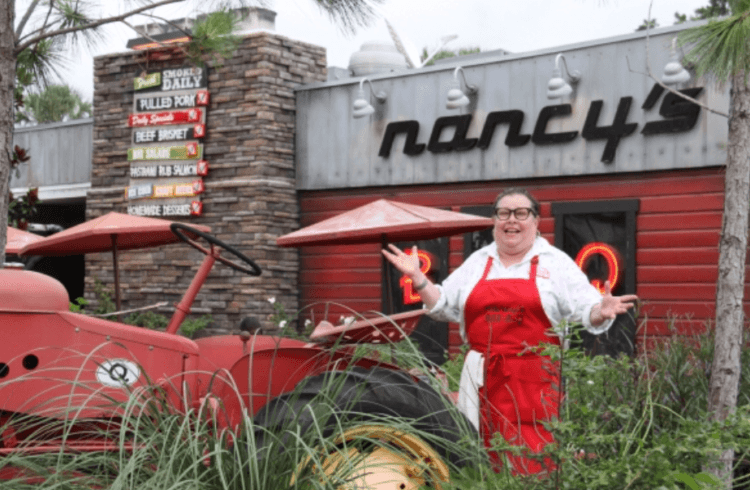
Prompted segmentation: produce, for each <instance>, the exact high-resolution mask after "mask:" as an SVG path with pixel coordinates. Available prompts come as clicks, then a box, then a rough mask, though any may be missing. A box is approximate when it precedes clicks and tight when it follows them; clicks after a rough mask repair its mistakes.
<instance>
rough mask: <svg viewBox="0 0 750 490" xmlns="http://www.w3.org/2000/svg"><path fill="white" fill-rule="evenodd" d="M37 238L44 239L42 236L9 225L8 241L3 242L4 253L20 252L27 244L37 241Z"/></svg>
mask: <svg viewBox="0 0 750 490" xmlns="http://www.w3.org/2000/svg"><path fill="white" fill-rule="evenodd" d="M39 240H44V237H43V236H39V235H36V234H34V233H29V232H28V231H23V230H19V229H18V228H13V227H12V226H9V227H8V242H7V243H6V244H5V253H6V254H9V255H10V254H13V255H16V254H18V253H20V252H21V249H22V248H23V247H24V246H26V245H27V244H29V243H33V242H38V241H39Z"/></svg>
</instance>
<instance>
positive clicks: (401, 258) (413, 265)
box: [381, 243, 420, 279]
mask: <svg viewBox="0 0 750 490" xmlns="http://www.w3.org/2000/svg"><path fill="white" fill-rule="evenodd" d="M388 248H389V249H390V251H388V250H386V249H382V250H381V252H382V253H383V256H384V257H385V258H386V259H388V261H389V262H390V263H391V264H393V266H394V267H395V268H396V269H398V271H399V272H401V273H402V274H404V275H406V276H408V277H410V278H412V279H414V277H415V276H417V275H418V274H419V272H420V271H419V256H418V255H417V246H416V245H414V247H412V251H411V254H410V255H409V254H405V253H404V252H403V251H402V250H401V249H399V248H398V247H397V246H395V245H393V244H392V243H389V244H388Z"/></svg>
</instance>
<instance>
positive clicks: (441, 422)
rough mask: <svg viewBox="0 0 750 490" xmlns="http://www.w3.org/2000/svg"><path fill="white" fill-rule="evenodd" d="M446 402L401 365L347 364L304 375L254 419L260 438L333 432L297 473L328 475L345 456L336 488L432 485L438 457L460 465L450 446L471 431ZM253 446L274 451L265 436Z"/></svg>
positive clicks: (442, 466)
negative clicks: (344, 367)
mask: <svg viewBox="0 0 750 490" xmlns="http://www.w3.org/2000/svg"><path fill="white" fill-rule="evenodd" d="M449 407H450V402H448V401H447V400H446V398H445V397H443V396H442V395H441V394H440V393H438V392H437V391H436V390H434V389H433V388H432V387H431V386H430V385H429V384H427V383H426V382H424V381H416V382H415V381H414V379H413V378H412V377H411V376H410V375H409V374H407V373H405V372H402V371H393V370H390V369H383V368H373V369H364V368H360V367H354V368H352V369H350V370H348V371H331V372H326V373H323V374H320V375H317V376H312V377H310V378H307V379H304V380H303V381H301V382H300V383H299V384H298V385H297V388H296V389H295V390H294V391H293V392H290V393H286V394H284V395H281V396H279V397H277V398H275V399H274V400H272V401H271V402H269V403H268V404H267V405H266V406H265V407H263V408H262V409H261V410H260V411H259V412H258V413H257V414H256V416H255V418H254V424H255V426H256V428H257V430H256V434H258V435H259V436H258V437H259V438H260V439H263V438H267V437H268V436H269V433H272V432H275V433H279V432H280V431H281V432H283V431H284V429H287V430H290V429H291V432H289V433H294V432H297V431H298V432H297V433H299V434H303V435H304V434H311V435H315V437H322V438H330V437H331V436H332V435H333V434H334V433H335V434H336V437H335V439H334V440H333V443H332V444H320V445H319V446H318V454H317V457H316V461H318V464H312V463H311V461H310V460H311V456H309V457H308V458H307V459H306V460H305V461H302V462H301V463H300V466H299V468H298V471H297V474H301V472H313V473H314V474H317V476H318V477H319V478H320V479H323V478H330V477H331V476H332V475H333V474H334V473H335V472H336V471H342V470H341V468H343V467H344V466H342V463H343V462H344V460H345V459H348V460H349V462H348V463H347V465H345V466H347V470H346V471H347V475H348V476H347V478H346V479H347V480H348V481H349V483H348V484H347V485H346V486H342V487H341V488H347V487H350V486H351V485H354V486H353V487H351V488H381V483H382V484H383V486H382V488H402V489H407V488H419V487H422V486H425V485H428V486H429V485H431V486H433V487H438V488H439V487H440V483H441V482H444V481H447V480H448V476H449V471H448V466H447V464H446V461H450V462H452V463H453V464H456V465H459V466H460V465H461V459H460V456H459V455H458V454H457V453H458V452H457V451H455V450H454V448H455V445H456V443H457V442H458V440H459V439H460V438H461V437H462V435H464V434H466V432H467V430H472V429H471V424H470V423H468V421H466V422H465V423H461V422H458V421H457V420H456V418H457V417H458V418H459V419H461V418H462V416H461V415H460V414H459V413H458V412H457V411H456V410H452V409H451V408H449ZM389 418H394V419H395V418H398V426H394V425H389ZM394 419H391V420H392V421H393V422H395V420H394ZM401 424H403V425H401ZM404 429H407V430H404ZM290 442H291V437H287V438H284V436H283V435H282V436H281V438H280V439H277V440H276V444H278V446H280V447H282V448H283V447H285V446H287V445H288V444H289V443H290ZM260 446H261V447H265V448H266V449H268V450H270V451H271V452H270V453H269V454H273V453H275V452H277V451H278V448H275V449H273V450H271V448H270V447H269V444H268V443H267V441H266V442H260ZM261 452H262V451H261ZM375 468H377V470H375ZM385 482H387V484H386V483H385ZM394 482H395V483H394ZM394 484H395V485H396V486H394ZM357 485H359V486H358V487H357Z"/></svg>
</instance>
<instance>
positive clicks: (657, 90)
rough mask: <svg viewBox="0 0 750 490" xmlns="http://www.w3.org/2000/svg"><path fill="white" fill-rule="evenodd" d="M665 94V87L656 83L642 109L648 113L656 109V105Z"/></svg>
mask: <svg viewBox="0 0 750 490" xmlns="http://www.w3.org/2000/svg"><path fill="white" fill-rule="evenodd" d="M663 93H664V87H662V86H661V85H659V84H658V83H655V84H654V86H653V87H652V88H651V92H649V93H648V96H647V97H646V100H645V101H643V105H642V106H641V108H642V109H643V110H646V111H650V110H651V108H653V107H654V105H655V104H656V101H658V100H659V97H661V94H663Z"/></svg>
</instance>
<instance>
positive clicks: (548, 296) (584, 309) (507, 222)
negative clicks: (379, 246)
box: [382, 188, 638, 473]
mask: <svg viewBox="0 0 750 490" xmlns="http://www.w3.org/2000/svg"><path fill="white" fill-rule="evenodd" d="M493 223H494V228H493V236H494V239H495V241H494V242H493V243H491V244H489V245H487V246H486V247H483V248H481V249H479V250H477V251H476V252H474V253H473V254H472V255H471V256H470V257H469V258H468V259H466V261H465V262H464V263H463V264H462V265H461V266H460V267H459V268H458V269H456V270H455V271H454V272H453V273H452V274H451V275H450V276H448V278H446V279H445V281H443V283H442V285H436V284H433V283H432V282H430V280H429V279H428V278H427V277H426V276H425V275H424V274H423V273H422V272H421V271H420V269H419V259H418V258H417V256H416V247H415V250H414V251H413V252H412V254H408V255H407V254H405V253H404V252H403V251H401V250H399V249H398V248H397V247H396V246H394V245H389V249H390V250H383V251H382V252H383V255H384V256H385V257H386V259H388V260H389V261H390V262H391V263H392V264H393V265H394V266H395V267H396V268H397V269H398V270H399V271H400V272H401V273H403V274H405V275H407V276H408V277H409V278H411V280H412V281H413V284H414V285H415V289H416V290H417V291H418V292H419V294H420V296H421V298H422V301H423V302H424V304H425V306H426V308H427V309H429V310H430V311H429V312H428V314H429V315H430V316H432V317H433V318H436V319H439V320H442V321H451V322H458V323H459V324H460V326H461V337H462V338H463V340H464V341H468V343H469V346H470V348H471V349H470V351H469V352H468V353H467V356H466V361H465V363H464V369H463V372H462V373H461V389H460V391H459V408H461V410H462V411H464V413H466V415H467V416H468V418H469V420H471V421H472V422H473V423H474V424H475V425H476V426H478V427H479V428H480V430H481V433H482V435H483V437H484V440H485V444H486V445H487V446H489V445H490V440H491V439H492V436H493V435H494V434H495V433H496V432H500V433H501V434H502V435H503V437H505V439H506V440H507V441H508V442H510V443H511V444H514V445H525V446H527V447H528V448H530V449H531V451H533V452H540V451H541V450H542V449H543V448H544V446H545V445H546V444H548V443H551V442H553V441H554V439H553V437H552V434H550V433H549V431H547V430H546V429H545V428H544V427H543V425H542V424H540V423H539V421H540V420H547V419H549V418H551V417H553V416H557V413H558V399H559V395H558V393H557V390H556V388H555V386H556V384H557V382H558V380H557V379H556V378H557V376H556V373H557V370H556V367H555V366H554V365H553V364H552V363H551V362H550V360H549V358H548V357H546V356H542V355H541V354H540V353H539V349H538V348H537V347H538V346H539V345H540V344H542V343H547V344H557V345H559V343H560V339H559V338H558V337H557V335H556V334H555V333H554V332H553V330H552V327H553V326H556V325H557V324H558V323H560V322H561V321H563V320H567V321H569V322H580V323H582V324H583V326H584V327H585V328H587V329H588V330H589V331H590V332H592V333H595V334H600V333H602V332H605V331H606V330H607V329H608V328H609V327H610V326H611V325H612V323H613V321H614V318H615V317H616V316H617V315H619V314H621V313H625V312H626V311H628V309H630V308H632V307H633V302H634V301H636V300H637V299H638V298H637V297H636V296H635V295H624V296H619V297H615V296H612V293H611V291H610V285H609V283H606V284H605V294H604V295H601V294H600V293H599V292H598V291H597V290H596V288H594V287H593V286H592V285H591V284H590V283H589V281H588V279H587V278H586V275H585V274H584V273H583V272H582V271H581V270H580V269H579V268H578V266H576V264H575V262H573V260H572V259H571V258H570V257H568V256H567V255H566V254H565V253H564V252H562V251H561V250H559V249H557V248H555V247H553V246H552V245H550V244H549V242H547V240H545V239H544V238H542V237H541V236H539V232H538V226H539V203H538V202H537V200H536V199H534V197H533V196H532V195H531V194H529V192H528V191H526V190H525V189H520V188H510V189H507V190H505V191H504V192H502V193H501V194H500V195H499V196H497V199H496V200H495V212H494V215H493ZM493 459H494V460H495V461H496V462H497V460H498V455H496V454H493ZM511 461H512V463H513V466H514V470H515V471H516V472H519V473H538V472H540V471H542V469H543V467H542V465H541V464H540V463H539V462H537V461H534V460H529V459H526V458H511ZM547 466H548V469H550V468H551V466H552V465H551V464H550V463H549V462H547Z"/></svg>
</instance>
